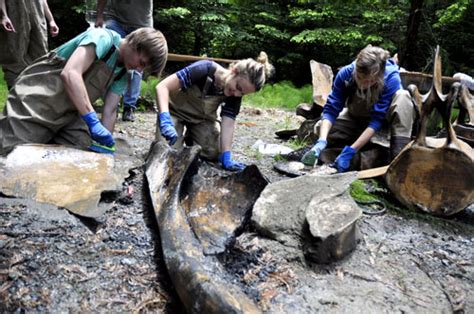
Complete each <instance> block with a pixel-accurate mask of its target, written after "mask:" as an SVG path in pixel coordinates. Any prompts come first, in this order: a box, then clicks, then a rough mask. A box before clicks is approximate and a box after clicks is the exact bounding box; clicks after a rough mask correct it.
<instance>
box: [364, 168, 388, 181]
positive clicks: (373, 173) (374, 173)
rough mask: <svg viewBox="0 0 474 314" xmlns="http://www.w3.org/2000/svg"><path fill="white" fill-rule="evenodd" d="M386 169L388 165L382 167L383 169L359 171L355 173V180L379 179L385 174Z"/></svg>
mask: <svg viewBox="0 0 474 314" xmlns="http://www.w3.org/2000/svg"><path fill="white" fill-rule="evenodd" d="M387 169H388V165H387V166H383V167H377V168H372V169H366V170H361V171H359V172H357V179H370V178H375V177H380V176H383V175H384V174H385V173H386V172H387Z"/></svg>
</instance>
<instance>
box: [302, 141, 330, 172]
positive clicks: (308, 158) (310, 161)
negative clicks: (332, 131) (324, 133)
mask: <svg viewBox="0 0 474 314" xmlns="http://www.w3.org/2000/svg"><path fill="white" fill-rule="evenodd" d="M327 145H328V141H326V140H317V141H316V143H314V146H313V147H311V150H309V151H307V152H306V154H304V155H303V157H302V158H301V162H302V163H304V164H305V165H308V166H314V164H315V162H316V160H317V159H318V158H319V155H320V154H321V152H322V151H323V149H325V148H326V146H327Z"/></svg>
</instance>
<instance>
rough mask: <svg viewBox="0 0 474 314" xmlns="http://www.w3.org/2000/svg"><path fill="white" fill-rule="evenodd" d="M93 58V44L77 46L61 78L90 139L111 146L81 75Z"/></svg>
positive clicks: (110, 135)
mask: <svg viewBox="0 0 474 314" xmlns="http://www.w3.org/2000/svg"><path fill="white" fill-rule="evenodd" d="M95 58H96V54H95V46H94V45H87V46H79V47H78V48H76V50H75V51H74V52H73V53H72V55H71V56H70V57H69V59H68V61H67V62H66V65H65V66H64V68H63V70H62V71H61V80H62V81H63V84H64V89H65V91H66V93H67V95H68V96H69V98H70V100H71V101H72V103H73V104H74V106H75V107H76V109H77V111H79V114H80V115H81V117H82V119H83V120H84V121H85V122H86V124H87V126H88V127H89V130H90V132H91V137H92V139H94V140H95V141H97V142H99V144H102V145H105V146H113V145H114V144H115V142H114V140H113V138H112V134H111V132H110V131H109V130H107V129H106V128H105V127H104V126H103V125H102V123H100V121H99V119H98V118H97V114H96V112H95V110H94V108H93V107H92V104H91V102H90V100H89V96H88V94H87V89H86V84H85V82H84V79H83V76H82V75H83V74H84V73H85V72H86V71H87V70H88V69H89V68H90V67H91V65H92V63H93V62H94V60H95Z"/></svg>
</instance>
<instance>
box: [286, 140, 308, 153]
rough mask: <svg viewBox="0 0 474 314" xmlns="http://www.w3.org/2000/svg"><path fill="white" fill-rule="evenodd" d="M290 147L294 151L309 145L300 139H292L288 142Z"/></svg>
mask: <svg viewBox="0 0 474 314" xmlns="http://www.w3.org/2000/svg"><path fill="white" fill-rule="evenodd" d="M287 144H288V146H289V147H290V148H292V149H294V150H298V149H301V148H304V147H306V146H307V145H308V143H307V141H305V140H300V139H298V138H294V139H291V140H289V141H288V142H287Z"/></svg>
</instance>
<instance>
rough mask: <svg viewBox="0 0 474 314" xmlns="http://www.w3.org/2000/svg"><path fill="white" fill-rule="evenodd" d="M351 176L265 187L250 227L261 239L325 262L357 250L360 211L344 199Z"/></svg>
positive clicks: (353, 176) (313, 178)
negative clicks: (254, 227)
mask: <svg viewBox="0 0 474 314" xmlns="http://www.w3.org/2000/svg"><path fill="white" fill-rule="evenodd" d="M356 179H357V174H356V173H355V172H349V173H345V174H334V175H307V176H303V177H298V178H295V179H290V180H284V181H279V182H276V183H273V184H270V185H268V186H267V187H266V188H265V190H264V191H263V192H262V194H261V195H260V197H259V199H258V200H257V202H256V203H255V205H254V208H253V215H252V222H253V223H254V225H255V226H256V228H257V230H259V232H261V233H262V234H264V235H266V236H268V237H269V238H272V239H274V240H277V241H279V242H281V243H283V244H285V245H287V246H290V247H297V248H301V249H303V250H304V253H305V255H306V257H307V258H309V259H311V260H313V261H316V262H319V263H329V262H331V261H335V260H339V259H341V258H343V257H344V256H346V255H347V254H348V253H349V252H350V251H352V250H353V249H354V248H355V245H356V222H357V219H358V218H359V217H360V216H361V215H362V212H361V210H360V208H359V207H358V206H357V204H356V203H355V202H354V201H353V200H352V198H351V197H350V196H349V194H348V189H349V186H350V184H351V183H352V182H353V181H354V180H356Z"/></svg>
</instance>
